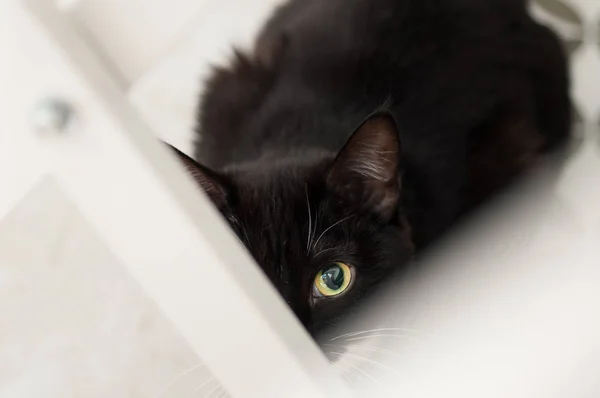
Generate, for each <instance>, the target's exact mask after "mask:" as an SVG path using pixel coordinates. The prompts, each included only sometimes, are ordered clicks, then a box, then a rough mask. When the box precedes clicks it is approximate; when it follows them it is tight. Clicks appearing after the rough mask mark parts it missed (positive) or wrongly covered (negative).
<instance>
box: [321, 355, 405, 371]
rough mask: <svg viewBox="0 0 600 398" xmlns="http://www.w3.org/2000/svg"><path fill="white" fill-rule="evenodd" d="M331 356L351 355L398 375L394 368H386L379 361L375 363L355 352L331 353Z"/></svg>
mask: <svg viewBox="0 0 600 398" xmlns="http://www.w3.org/2000/svg"><path fill="white" fill-rule="evenodd" d="M330 354H337V355H340V356H342V355H351V356H353V357H356V358H359V359H361V360H363V361H365V362H368V363H372V364H373V365H377V366H379V367H381V368H382V369H385V370H387V371H388V372H390V373H393V374H395V375H398V373H397V371H396V370H394V369H392V368H390V367H389V366H386V365H384V364H382V363H381V362H377V361H374V360H372V359H369V358H367V357H365V356H362V355H358V354H355V353H353V352H346V353H340V352H330Z"/></svg>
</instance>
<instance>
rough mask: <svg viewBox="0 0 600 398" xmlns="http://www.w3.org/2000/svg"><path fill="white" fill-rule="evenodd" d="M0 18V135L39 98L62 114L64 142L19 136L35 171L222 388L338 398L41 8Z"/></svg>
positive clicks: (340, 388)
mask: <svg viewBox="0 0 600 398" xmlns="http://www.w3.org/2000/svg"><path fill="white" fill-rule="evenodd" d="M24 6H25V7H24ZM3 11H6V12H9V13H10V15H11V20H12V21H15V22H14V23H13V28H14V30H13V36H12V39H11V40H12V44H13V45H15V46H17V47H18V48H19V49H20V52H19V56H18V57H16V59H12V60H11V70H10V76H9V77H10V78H9V79H8V78H7V79H3V83H4V84H6V87H5V89H6V92H10V93H11V102H10V103H8V104H5V105H7V112H6V115H5V117H6V118H5V119H4V121H3V122H4V123H5V124H6V125H7V126H9V129H8V130H7V131H9V133H8V134H9V135H14V134H18V135H23V136H29V135H30V134H33V133H32V131H31V128H30V125H29V119H28V114H29V112H30V110H31V109H32V107H33V105H34V104H35V103H36V102H37V101H38V100H39V99H40V98H44V97H46V96H47V95H50V94H51V95H54V96H57V97H59V98H61V99H65V100H67V101H69V102H70V103H71V104H72V105H73V107H74V109H75V110H76V119H75V121H74V123H72V124H71V126H70V128H69V131H68V133H66V134H58V135H48V136H44V135H37V136H35V138H34V139H31V136H29V138H28V139H27V141H28V142H35V143H37V145H38V146H39V148H40V151H39V153H42V154H43V156H42V157H41V161H38V162H37V163H38V164H40V165H42V167H43V168H44V169H46V170H47V171H49V172H51V173H52V174H53V175H54V176H55V177H56V179H57V180H58V181H60V183H61V184H62V185H63V186H64V187H65V188H66V190H67V192H68V193H69V194H70V195H71V197H72V199H73V200H74V201H75V203H76V204H77V205H78V206H79V208H80V209H81V210H82V212H83V213H84V214H85V216H86V217H87V218H88V220H89V221H90V222H91V223H92V224H93V225H94V227H95V228H96V229H97V230H98V232H99V233H100V235H101V236H102V237H103V238H105V240H106V243H107V245H108V246H109V247H110V248H111V250H112V251H113V252H114V253H115V255H116V256H117V257H118V259H119V260H120V261H121V262H122V263H123V264H126V266H127V267H128V270H129V271H130V273H131V274H132V275H133V276H134V278H135V279H136V280H137V281H138V282H139V283H140V285H141V286H142V287H143V288H144V289H145V290H146V291H147V292H148V294H149V295H150V296H151V297H152V298H153V299H154V300H155V301H156V302H157V304H158V305H159V307H160V308H161V309H162V310H163V311H164V313H165V314H166V315H167V316H168V317H169V318H170V319H171V320H172V321H173V322H174V324H175V325H176V326H177V327H178V329H179V330H180V331H181V333H182V335H183V336H184V337H185V338H186V339H187V340H188V341H189V343H190V345H191V346H192V348H193V349H194V350H195V351H196V352H197V353H198V355H199V356H200V357H201V358H202V359H203V361H204V362H206V363H207V365H208V366H209V367H210V369H211V370H212V371H213V373H214V374H215V376H216V377H217V378H218V379H219V381H221V382H222V384H223V385H224V387H225V388H226V389H227V391H228V392H229V393H230V394H231V395H233V396H235V397H239V398H244V397H273V398H281V397H298V398H301V397H302V398H304V397H325V396H335V397H346V396H349V393H348V391H347V390H346V388H345V387H344V385H343V383H342V382H341V378H339V377H338V376H337V375H336V374H335V373H334V372H333V369H332V368H331V367H330V366H329V365H328V363H327V362H326V360H325V359H324V357H323V356H322V354H321V353H320V351H319V350H318V348H317V347H316V345H315V344H314V342H313V341H312V340H311V339H310V337H309V336H308V335H307V334H306V332H305V331H304V330H303V328H302V327H301V326H300V325H299V323H298V322H297V320H296V319H295V318H294V316H293V315H292V314H291V312H290V311H289V309H288V308H287V306H286V305H285V304H284V302H283V301H282V300H281V299H280V297H279V296H278V294H277V293H276V291H275V289H274V288H273V287H272V286H271V284H270V283H269V282H268V281H267V280H266V278H265V277H264V275H263V274H262V273H261V272H260V270H259V269H258V267H256V266H255V265H254V263H253V262H252V260H251V258H250V257H249V255H248V254H247V253H246V252H245V251H244V250H243V249H242V247H241V245H240V244H239V242H238V241H237V240H236V239H235V238H234V237H233V235H232V234H231V232H230V231H229V229H228V228H227V226H226V225H225V224H224V223H223V222H222V220H221V219H220V217H219V216H218V215H217V213H216V212H215V211H214V210H213V208H212V207H211V205H210V204H209V202H208V201H207V200H206V199H205V197H204V195H203V194H201V193H200V191H199V190H198V189H197V187H196V186H195V184H194V183H193V182H192V181H191V179H189V178H188V177H187V176H186V175H185V173H184V172H183V170H182V168H181V166H180V165H179V164H178V163H177V161H176V160H175V159H174V158H173V156H172V155H171V154H170V153H169V152H167V151H166V149H165V148H164V147H163V146H162V145H161V144H160V143H159V142H158V141H157V140H156V139H154V138H153V136H152V134H151V130H150V129H149V128H148V127H147V126H146V125H144V123H143V122H142V121H141V120H140V119H139V118H138V116H137V115H136V113H135V111H134V110H133V109H132V107H131V106H130V104H129V103H128V102H127V100H126V98H125V96H124V94H123V92H122V91H121V90H120V87H119V85H118V84H117V83H116V82H115V80H114V76H111V75H110V74H109V73H107V71H106V69H104V68H103V65H102V64H101V62H100V61H99V59H98V57H97V55H96V54H94V53H92V52H91V51H90V49H89V47H88V46H86V44H85V43H84V42H83V41H82V40H80V38H79V37H78V35H77V32H76V31H75V30H74V29H73V27H72V26H71V24H70V22H69V20H68V19H67V18H65V17H64V16H63V15H61V14H60V13H59V12H58V11H57V10H56V9H55V7H54V4H53V2H51V1H48V0H28V1H23V2H20V1H13V0H11V1H9V2H8V3H7V4H6V5H5V6H4V10H3ZM4 80H6V81H4ZM14 148H15V150H18V151H19V153H18V154H17V155H16V156H15V158H16V160H17V161H18V162H21V163H22V162H26V161H28V156H29V155H30V154H31V152H30V151H29V150H27V149H26V148H25V147H23V146H21V147H14ZM31 148H35V146H31ZM33 153H34V154H35V155H36V157H37V155H38V152H37V149H34V152H33ZM18 164H19V163H17V166H15V167H18Z"/></svg>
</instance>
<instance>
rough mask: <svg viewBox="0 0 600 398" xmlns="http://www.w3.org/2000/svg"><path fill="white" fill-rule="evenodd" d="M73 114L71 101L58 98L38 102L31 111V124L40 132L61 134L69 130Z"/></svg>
mask: <svg viewBox="0 0 600 398" xmlns="http://www.w3.org/2000/svg"><path fill="white" fill-rule="evenodd" d="M72 116H73V108H72V107H71V105H69V103H67V102H66V101H63V100H61V99H58V98H47V99H44V100H41V101H40V102H38V103H37V104H36V105H35V107H34V108H33V111H32V113H31V125H32V127H33V129H34V130H35V131H36V132H38V133H43V134H59V133H63V132H65V131H66V130H67V127H68V125H69V122H70V121H71V118H72Z"/></svg>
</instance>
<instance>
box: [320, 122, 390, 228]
mask: <svg viewBox="0 0 600 398" xmlns="http://www.w3.org/2000/svg"><path fill="white" fill-rule="evenodd" d="M399 163H400V141H399V137H398V131H397V129H396V123H395V121H394V119H393V118H392V116H391V115H389V114H386V113H379V114H375V115H372V116H371V117H369V118H368V119H367V120H366V121H364V122H363V123H362V124H361V125H360V126H359V127H358V129H357V130H356V131H355V132H354V133H353V134H352V136H351V137H350V139H349V140H348V142H347V143H346V145H345V146H344V147H343V148H342V150H341V151H340V153H339V154H338V156H337V158H336V159H335V161H334V163H333V166H332V167H331V170H330V171H329V175H328V178H327V183H328V184H329V186H330V187H331V188H332V189H333V190H335V191H336V192H338V193H339V194H341V195H343V196H345V197H346V198H347V199H350V200H352V201H354V202H355V203H356V204H357V205H360V206H362V207H365V208H366V209H367V210H369V211H371V212H373V213H376V214H378V215H379V216H380V217H382V218H383V219H386V220H389V219H390V218H391V217H392V215H393V214H394V212H395V210H396V208H397V206H398V201H399V199H400V179H399V173H398V167H399Z"/></svg>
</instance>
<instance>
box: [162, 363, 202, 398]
mask: <svg viewBox="0 0 600 398" xmlns="http://www.w3.org/2000/svg"><path fill="white" fill-rule="evenodd" d="M203 366H205V365H204V364H203V363H197V364H196V365H194V366H191V367H189V368H188V369H186V370H184V371H183V372H181V373H180V374H179V375H178V376H177V377H175V378H174V379H173V380H171V381H170V382H168V383H167V385H166V386H165V388H164V389H163V390H162V391H161V393H160V394H158V398H161V397H162V396H164V395H165V393H166V392H167V391H168V390H169V388H171V386H173V384H175V383H177V382H178V381H179V380H181V378H182V377H185V376H186V375H188V374H190V373H191V372H193V371H194V370H196V369H198V368H201V367H203Z"/></svg>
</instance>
